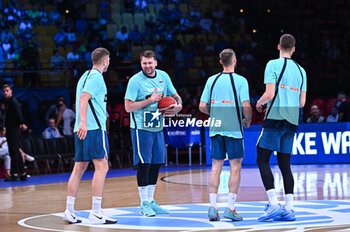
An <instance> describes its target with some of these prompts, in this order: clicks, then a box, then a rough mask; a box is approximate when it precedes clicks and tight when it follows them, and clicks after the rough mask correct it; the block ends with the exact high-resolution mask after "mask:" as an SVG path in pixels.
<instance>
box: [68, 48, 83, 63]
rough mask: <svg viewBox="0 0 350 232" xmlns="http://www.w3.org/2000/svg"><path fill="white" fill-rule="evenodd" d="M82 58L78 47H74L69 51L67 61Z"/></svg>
mask: <svg viewBox="0 0 350 232" xmlns="http://www.w3.org/2000/svg"><path fill="white" fill-rule="evenodd" d="M79 59H80V55H79V52H78V50H77V49H76V48H74V49H73V50H72V51H70V52H68V53H67V61H68V62H75V61H78V60H79Z"/></svg>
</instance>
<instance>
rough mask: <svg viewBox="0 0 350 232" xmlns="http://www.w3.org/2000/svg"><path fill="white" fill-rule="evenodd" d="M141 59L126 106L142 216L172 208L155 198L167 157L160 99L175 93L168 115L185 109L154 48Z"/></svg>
mask: <svg viewBox="0 0 350 232" xmlns="http://www.w3.org/2000/svg"><path fill="white" fill-rule="evenodd" d="M140 59H141V67H142V71H140V72H138V73H136V74H135V75H134V76H132V77H131V78H130V80H129V83H128V87H127V89H126V93H125V109H126V111H127V112H130V119H131V120H130V121H131V125H130V127H131V139H132V144H133V153H134V165H137V184H138V190H139V195H140V201H141V205H140V211H141V214H142V215H144V216H148V217H151V216H155V215H156V214H164V213H168V210H166V209H164V208H162V207H160V206H159V205H158V204H157V202H156V201H155V200H154V191H155V188H156V184H157V179H158V173H159V168H160V166H161V164H163V163H164V158H165V142H164V135H163V120H162V119H163V116H162V115H161V113H159V111H158V110H157V107H158V101H159V100H160V99H161V98H162V97H163V96H164V97H165V96H172V97H173V98H174V99H175V100H176V102H177V103H176V104H173V105H171V108H170V109H168V110H167V111H166V112H165V114H166V115H175V114H177V113H178V112H179V111H180V110H181V109H182V100H181V97H180V96H179V94H177V92H176V89H175V88H174V86H173V84H172V82H171V80H170V77H169V76H168V74H167V73H166V72H164V71H161V70H159V69H156V67H157V60H156V55H155V53H154V51H151V50H146V51H144V52H142V53H141V55H140Z"/></svg>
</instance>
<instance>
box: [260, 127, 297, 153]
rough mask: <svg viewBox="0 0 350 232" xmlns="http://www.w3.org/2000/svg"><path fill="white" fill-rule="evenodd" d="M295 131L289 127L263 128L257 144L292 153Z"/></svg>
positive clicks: (268, 148)
mask: <svg viewBox="0 0 350 232" xmlns="http://www.w3.org/2000/svg"><path fill="white" fill-rule="evenodd" d="M294 135H295V131H293V130H289V129H287V128H264V127H263V128H262V129H261V132H260V136H259V138H258V142H257V146H259V147H261V148H265V149H267V150H271V151H277V152H280V153H285V154H291V153H292V149H293V142H294Z"/></svg>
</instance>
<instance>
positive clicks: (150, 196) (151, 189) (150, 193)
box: [148, 184, 156, 203]
mask: <svg viewBox="0 0 350 232" xmlns="http://www.w3.org/2000/svg"><path fill="white" fill-rule="evenodd" d="M155 190H156V185H155V184H152V185H148V202H149V203H151V202H152V201H153V199H154V191H155Z"/></svg>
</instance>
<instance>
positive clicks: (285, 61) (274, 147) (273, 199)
mask: <svg viewBox="0 0 350 232" xmlns="http://www.w3.org/2000/svg"><path fill="white" fill-rule="evenodd" d="M294 45H295V38H294V36H292V35H290V34H284V35H282V37H281V38H280V43H279V45H278V50H279V51H280V54H279V56H280V57H279V59H275V60H270V61H269V62H268V63H267V65H266V68H265V79H264V83H265V84H266V90H265V93H264V94H263V96H262V97H261V98H260V99H259V101H258V102H257V104H256V109H257V110H258V112H262V108H263V105H265V104H267V109H266V114H265V120H264V123H263V128H262V130H261V133H260V136H259V139H258V142H257V153H258V157H257V164H258V166H259V170H260V174H261V178H262V181H263V183H264V186H265V189H266V193H267V196H268V199H269V203H268V205H267V207H266V209H265V213H264V214H263V215H261V216H260V217H259V221H266V220H269V219H271V218H273V219H274V220H284V221H293V220H295V214H294V208H293V188H294V179H293V174H292V171H291V167H290V157H291V153H292V146H293V139H294V135H295V132H296V131H297V128H298V122H299V107H304V105H305V99H306V73H305V70H304V69H303V68H302V67H301V66H300V65H299V64H297V63H296V62H295V61H294V60H292V59H291V56H292V54H293V53H294V51H295V47H294ZM273 151H276V152H277V160H278V166H279V168H280V170H281V173H282V176H283V184H284V193H285V201H286V204H285V205H284V206H283V207H282V206H281V205H280V204H279V202H278V200H277V194H276V190H275V188H274V179H273V175H272V172H271V169H270V164H269V162H270V157H271V153H272V152H273Z"/></svg>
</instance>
